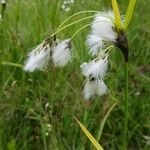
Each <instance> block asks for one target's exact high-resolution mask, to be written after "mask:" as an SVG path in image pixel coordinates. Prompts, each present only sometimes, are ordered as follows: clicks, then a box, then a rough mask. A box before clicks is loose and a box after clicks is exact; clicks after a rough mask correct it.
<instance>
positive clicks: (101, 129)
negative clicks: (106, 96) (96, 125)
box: [97, 103, 117, 141]
mask: <svg viewBox="0 0 150 150" xmlns="http://www.w3.org/2000/svg"><path fill="white" fill-rule="evenodd" d="M116 105H117V103H114V104H113V105H112V106H111V107H110V109H109V110H108V112H107V113H106V115H105V117H104V118H103V120H102V121H101V124H100V129H99V132H98V134H97V141H99V140H100V138H101V135H102V131H103V128H104V125H105V122H106V120H107V118H108V117H109V115H110V113H111V112H112V110H113V109H114V107H115V106H116Z"/></svg>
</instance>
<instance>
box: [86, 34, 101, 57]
mask: <svg viewBox="0 0 150 150" xmlns="http://www.w3.org/2000/svg"><path fill="white" fill-rule="evenodd" d="M86 43H87V45H88V47H89V53H90V54H92V55H93V56H94V55H97V54H98V52H99V50H101V49H102V47H103V40H102V38H101V37H100V36H98V35H94V34H90V35H89V36H88V37H87V41H86Z"/></svg>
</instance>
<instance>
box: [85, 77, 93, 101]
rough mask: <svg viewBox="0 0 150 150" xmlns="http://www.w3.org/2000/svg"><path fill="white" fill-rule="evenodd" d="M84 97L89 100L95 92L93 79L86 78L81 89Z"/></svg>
mask: <svg viewBox="0 0 150 150" xmlns="http://www.w3.org/2000/svg"><path fill="white" fill-rule="evenodd" d="M83 94H84V98H85V99H86V100H89V99H90V98H91V97H92V96H94V95H95V94H96V84H95V81H90V80H89V79H87V80H86V82H85V85H84V89H83Z"/></svg>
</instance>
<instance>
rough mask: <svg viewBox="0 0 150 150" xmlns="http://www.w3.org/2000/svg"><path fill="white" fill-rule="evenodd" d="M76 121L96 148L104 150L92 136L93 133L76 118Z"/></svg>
mask: <svg viewBox="0 0 150 150" xmlns="http://www.w3.org/2000/svg"><path fill="white" fill-rule="evenodd" d="M75 119H76V121H77V122H78V124H79V126H80V127H81V129H82V130H83V132H84V133H85V134H86V136H87V137H88V138H89V140H90V141H91V142H92V143H93V145H94V147H95V148H96V149H97V150H103V148H102V147H101V145H100V144H99V143H98V142H97V141H96V140H95V138H94V137H93V136H92V135H91V133H90V132H89V131H88V130H87V129H86V128H85V126H84V125H82V123H81V122H80V121H79V120H78V119H77V118H75Z"/></svg>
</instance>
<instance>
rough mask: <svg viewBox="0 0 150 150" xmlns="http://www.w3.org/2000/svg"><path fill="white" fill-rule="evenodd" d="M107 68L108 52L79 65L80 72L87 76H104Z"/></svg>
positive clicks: (95, 77)
mask: <svg viewBox="0 0 150 150" xmlns="http://www.w3.org/2000/svg"><path fill="white" fill-rule="evenodd" d="M107 68H108V54H107V55H104V56H103V57H102V58H96V59H94V60H92V61H90V62H89V63H83V64H82V65H81V69H82V74H83V75H84V76H85V77H87V78H94V79H98V78H102V79H103V78H104V76H105V75H106V71H107Z"/></svg>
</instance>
